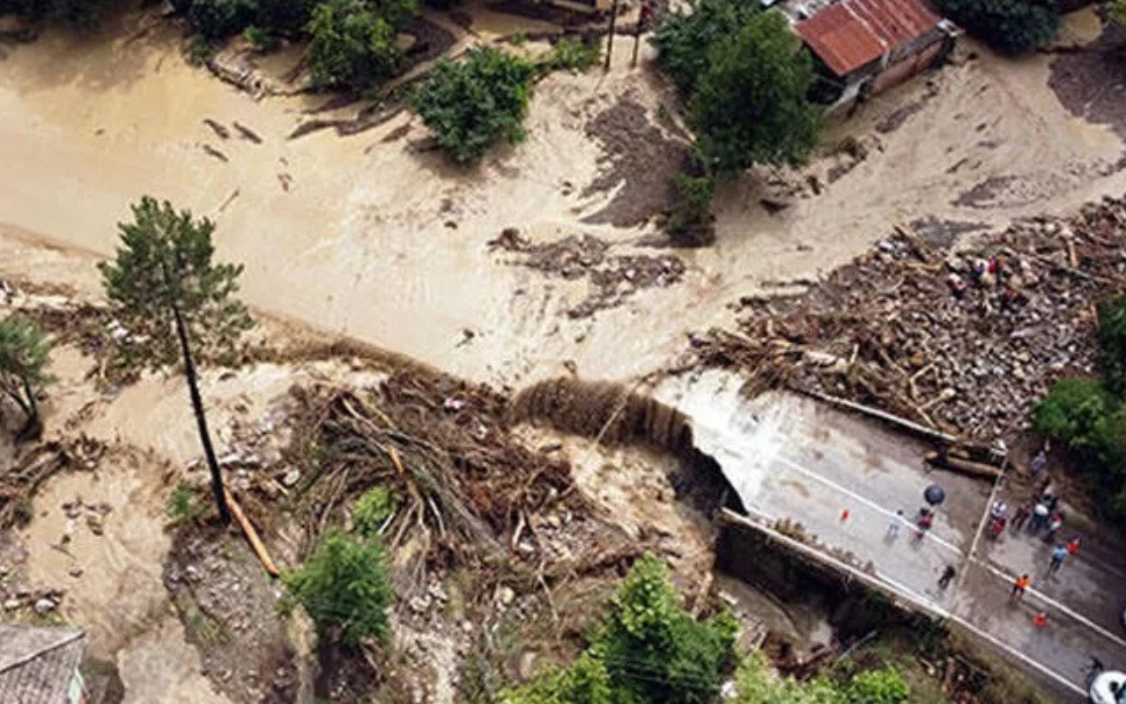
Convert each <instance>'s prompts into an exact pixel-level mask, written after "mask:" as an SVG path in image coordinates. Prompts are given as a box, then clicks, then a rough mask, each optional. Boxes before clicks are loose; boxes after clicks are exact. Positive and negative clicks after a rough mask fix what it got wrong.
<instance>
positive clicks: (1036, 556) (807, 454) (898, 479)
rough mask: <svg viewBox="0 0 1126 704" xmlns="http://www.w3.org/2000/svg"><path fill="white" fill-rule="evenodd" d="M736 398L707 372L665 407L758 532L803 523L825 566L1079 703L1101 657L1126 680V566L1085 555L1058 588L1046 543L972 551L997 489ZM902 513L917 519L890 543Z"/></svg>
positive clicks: (881, 441)
mask: <svg viewBox="0 0 1126 704" xmlns="http://www.w3.org/2000/svg"><path fill="white" fill-rule="evenodd" d="M738 387H739V381H738V379H737V378H735V377H731V376H729V375H724V374H719V373H712V372H709V373H707V374H705V375H704V376H702V377H697V378H695V379H692V380H676V381H674V382H671V383H670V384H668V385H667V386H663V387H661V388H659V389H658V390H657V396H658V397H659V398H660V399H662V400H664V401H666V402H668V403H670V404H672V405H674V406H676V407H677V408H678V409H680V410H681V411H682V412H684V413H686V414H687V415H688V416H689V418H690V419H691V421H692V424H693V429H694V432H695V440H696V445H697V447H698V448H699V449H700V450H701V451H703V452H705V453H707V454H709V455H711V456H712V457H714V458H715V459H716V461H717V462H719V464H720V466H721V467H722V468H723V471H724V473H725V475H726V476H727V478H728V480H729V481H730V482H731V484H732V485H733V486H734V488H735V490H736V491H737V492H738V493H739V496H740V498H741V499H742V501H743V505H744V506H745V507H746V508H747V511H748V514H749V517H750V518H751V519H752V520H755V521H756V522H758V523H760V524H762V525H765V526H769V525H772V524H773V522H774V521H775V520H777V519H789V520H791V521H794V522H797V523H800V524H801V525H802V527H803V529H804V531H805V534H806V536H807V541H806V544H807V545H812V546H813V547H814V548H815V550H816V551H817V552H818V554H819V555H821V556H823V558H825V559H833V560H838V561H840V562H843V563H845V564H847V565H849V566H851V567H852V568H854V569H857V570H860V571H862V572H864V573H866V574H868V575H869V576H872V577H874V578H875V579H876V580H877V581H878V583H879V584H880V585H881V586H882V587H883V588H885V589H887V590H888V591H890V592H893V593H896V594H899V595H901V596H903V597H905V598H908V599H910V600H912V601H914V602H916V603H918V604H920V605H922V606H924V607H926V608H928V609H930V610H931V611H932V612H933V613H935V614H936V615H940V616H944V617H947V618H950V619H951V620H952V621H955V622H957V623H959V624H961V625H962V626H963V627H964V628H966V629H967V630H969V631H970V632H972V633H973V634H975V635H976V636H977V637H978V638H979V639H981V640H983V641H985V642H987V643H989V644H990V645H991V646H992V647H993V648H995V649H996V650H997V651H999V652H1000V653H1001V654H1003V655H1006V656H1007V657H1008V658H1009V659H1012V660H1015V661H1017V662H1019V663H1020V664H1022V665H1023V666H1024V667H1025V668H1027V669H1029V670H1030V671H1034V672H1036V673H1038V674H1039V675H1040V676H1042V677H1043V678H1044V679H1046V680H1047V681H1050V682H1052V683H1054V684H1055V685H1057V687H1058V688H1060V689H1066V690H1069V691H1072V692H1075V693H1076V699H1077V700H1078V699H1079V698H1080V695H1082V694H1083V692H1084V690H1083V682H1084V678H1085V672H1086V667H1087V665H1088V664H1089V662H1090V659H1091V657H1092V656H1096V657H1098V658H1099V659H1100V660H1102V661H1103V662H1104V663H1105V664H1106V665H1107V666H1108V667H1110V668H1113V669H1122V670H1126V631H1124V629H1123V624H1122V620H1121V619H1122V609H1123V607H1124V606H1126V556H1123V560H1124V562H1123V563H1121V564H1118V563H1110V562H1106V561H1105V559H1106V558H1105V556H1102V557H1101V558H1099V559H1096V558H1094V557H1092V556H1089V555H1087V554H1085V552H1084V551H1083V550H1082V548H1081V550H1080V553H1079V555H1078V556H1076V557H1069V558H1068V559H1066V560H1065V562H1064V564H1063V566H1062V568H1061V569H1060V570H1059V572H1058V573H1057V574H1055V575H1053V576H1048V574H1047V568H1048V564H1049V562H1050V552H1051V545H1049V544H1047V543H1045V542H1044V541H1043V540H1042V539H1040V538H1039V537H1037V536H1033V535H1030V534H1028V533H1020V532H1011V531H1010V532H1007V533H1006V534H1005V535H1004V536H1002V538H1001V539H1000V541H998V542H994V541H987V540H978V541H975V540H974V537H975V535H977V533H978V530H979V528H980V527H981V526H982V522H983V517H984V516H985V514H986V512H987V507H988V505H989V503H990V493H991V490H992V486H991V485H990V484H989V483H987V482H984V481H981V480H974V479H970V478H967V477H963V476H961V475H957V474H953V473H950V472H945V471H932V470H930V469H929V468H928V466H927V465H926V463H925V462H924V461H923V455H924V453H925V452H926V451H927V450H929V449H931V448H930V447H929V446H927V445H926V444H924V443H922V442H920V441H918V440H916V439H914V438H913V437H909V436H906V435H903V434H898V433H896V432H893V431H891V430H889V429H888V428H886V427H885V426H883V425H881V424H876V423H873V422H869V421H867V420H865V419H861V418H859V417H856V416H853V415H851V414H847V413H844V412H841V411H837V410H835V409H833V408H831V407H828V406H826V405H824V404H821V403H819V402H816V401H814V400H812V399H808V398H805V397H801V396H797V395H793V394H786V393H776V392H771V393H768V394H765V395H762V396H759V397H757V398H755V399H753V400H746V399H743V398H742V397H741V396H740V394H739V393H738ZM931 484H939V485H941V486H942V487H943V488H944V489H945V490H946V494H947V498H946V501H945V502H944V503H943V505H942V506H941V507H940V508H939V510H938V513H937V516H936V519H935V523H934V527H933V529H932V530H931V531H930V533H929V534H928V535H927V536H926V537H924V538H923V539H922V540H916V539H915V538H914V530H913V526H912V525H911V521H912V519H913V517H914V515H915V514H916V512H917V511H918V509H919V508H920V507H921V506H923V505H925V504H924V501H923V490H924V489H925V488H926V487H927V486H929V485H931ZM1002 493H1003V492H1002ZM1065 499H1066V497H1065ZM1008 503H1009V504H1010V506H1012V507H1014V508H1015V505H1016V502H1015V501H1011V500H1010V501H1009V502H1008ZM900 510H901V511H903V513H904V515H905V517H906V519H907V520H906V521H903V524H902V526H901V528H900V530H899V531H898V533H897V534H892V533H889V525H890V524H891V523H893V522H896V521H897V520H898V519H897V517H896V512H897V511H900ZM846 511H847V517H845V513H844V512H846ZM1063 535H1064V536H1065V537H1070V535H1071V533H1069V532H1068V531H1067V530H1066V528H1065V530H1064V531H1063ZM1081 546H1082V541H1081ZM971 552H972V555H971ZM947 565H952V566H953V567H954V568H955V569H956V570H957V577H956V579H955V580H954V582H953V583H952V584H951V585H950V586H949V587H947V588H946V589H945V590H943V589H940V588H939V586H938V578H939V576H940V575H941V573H942V571H943V570H944V568H945V567H946V566H947ZM1023 573H1028V574H1029V575H1030V576H1031V577H1032V578H1033V585H1032V588H1031V589H1030V590H1029V591H1028V593H1027V594H1026V595H1025V597H1024V598H1023V599H1021V600H1019V601H1016V600H1012V599H1010V597H1009V593H1010V589H1011V585H1012V582H1013V580H1014V579H1015V578H1016V577H1017V576H1018V575H1020V574H1023ZM1037 611H1043V612H1044V613H1046V615H1047V619H1048V620H1047V625H1045V626H1044V627H1042V628H1037V627H1036V626H1035V625H1034V624H1033V616H1034V615H1035V613H1036V612H1037Z"/></svg>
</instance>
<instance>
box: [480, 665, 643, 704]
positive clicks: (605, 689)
mask: <svg viewBox="0 0 1126 704" xmlns="http://www.w3.org/2000/svg"><path fill="white" fill-rule="evenodd" d="M628 701H629V700H628V699H623V698H622V696H621V695H620V694H619V693H618V692H616V691H615V689H614V686H613V684H612V683H611V681H610V673H609V672H607V671H606V665H605V664H604V663H603V662H602V661H601V660H599V659H598V658H596V657H592V656H591V655H589V654H584V655H580V656H579V659H578V660H576V661H575V662H574V664H573V665H571V667H569V668H567V669H566V670H563V671H562V672H558V673H554V674H547V675H542V676H540V677H538V678H537V679H536V680H535V681H533V682H532V683H531V684H529V685H526V686H524V687H521V688H519V689H511V690H507V691H504V692H501V695H500V704H627V702H628Z"/></svg>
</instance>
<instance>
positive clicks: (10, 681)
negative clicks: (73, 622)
mask: <svg viewBox="0 0 1126 704" xmlns="http://www.w3.org/2000/svg"><path fill="white" fill-rule="evenodd" d="M85 650H86V634H85V633H83V632H82V631H80V630H78V629H76V628H35V627H32V626H22V625H10V624H6V625H0V702H4V704H62V703H63V702H67V701H68V695H69V689H70V682H71V679H72V678H73V677H74V672H75V671H76V670H77V669H78V666H79V664H80V663H81V662H82V655H83V653H84V651H85Z"/></svg>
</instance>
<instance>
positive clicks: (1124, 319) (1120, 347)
mask: <svg viewBox="0 0 1126 704" xmlns="http://www.w3.org/2000/svg"><path fill="white" fill-rule="evenodd" d="M1098 330H1099V332H1098V335H1099V347H1100V349H1101V350H1102V367H1103V379H1105V381H1106V387H1107V389H1108V390H1110V392H1111V393H1112V394H1114V396H1115V397H1116V398H1118V399H1122V398H1123V396H1124V395H1126V294H1123V295H1119V296H1116V297H1115V298H1112V299H1111V300H1109V301H1107V302H1105V303H1103V304H1102V305H1101V306H1099V328H1098Z"/></svg>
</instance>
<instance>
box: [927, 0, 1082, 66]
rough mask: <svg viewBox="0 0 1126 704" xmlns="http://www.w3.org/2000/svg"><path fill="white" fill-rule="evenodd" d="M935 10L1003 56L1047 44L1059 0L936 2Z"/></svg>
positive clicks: (1057, 20) (1053, 29) (1053, 33)
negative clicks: (936, 7) (937, 9)
mask: <svg viewBox="0 0 1126 704" xmlns="http://www.w3.org/2000/svg"><path fill="white" fill-rule="evenodd" d="M938 8H939V10H940V11H941V12H942V14H944V15H946V16H947V17H949V18H950V19H952V20H953V21H954V22H956V23H957V24H959V25H961V26H962V27H963V28H965V30H966V31H967V32H969V33H970V34H973V35H975V36H977V37H979V38H980V39H982V40H983V41H984V42H985V43H987V44H989V45H990V46H991V47H993V48H994V49H996V50H998V51H1001V52H1004V53H1006V54H1019V53H1022V52H1025V51H1030V50H1032V49H1035V48H1036V47H1039V46H1043V45H1045V44H1047V43H1048V42H1050V41H1052V39H1054V38H1055V36H1056V30H1057V29H1059V24H1060V10H1059V1H1058V0H938Z"/></svg>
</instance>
